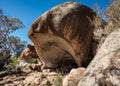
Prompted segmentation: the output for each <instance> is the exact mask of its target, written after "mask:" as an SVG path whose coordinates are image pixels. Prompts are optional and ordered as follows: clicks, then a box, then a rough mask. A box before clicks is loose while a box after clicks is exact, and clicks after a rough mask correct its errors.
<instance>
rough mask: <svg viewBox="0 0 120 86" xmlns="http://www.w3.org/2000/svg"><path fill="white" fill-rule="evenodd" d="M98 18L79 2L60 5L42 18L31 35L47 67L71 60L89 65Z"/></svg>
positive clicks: (30, 32) (30, 31)
mask: <svg viewBox="0 0 120 86" xmlns="http://www.w3.org/2000/svg"><path fill="white" fill-rule="evenodd" d="M95 17H96V13H95V12H94V11H93V10H92V9H90V8H89V7H87V6H84V5H82V4H79V3H77V2H66V3H64V4H61V5H58V6H56V7H54V8H52V9H51V10H49V11H47V12H46V13H44V14H43V15H42V16H40V17H39V18H38V19H37V20H36V21H35V22H34V23H33V24H32V26H31V28H30V30H29V32H28V35H29V38H30V39H31V40H32V42H33V43H34V45H35V48H36V50H37V54H38V56H39V57H40V59H41V60H42V62H43V64H44V67H49V68H54V67H56V66H57V65H58V64H59V63H61V62H67V61H75V62H76V63H77V64H78V65H79V66H87V64H88V63H89V58H88V54H89V52H90V46H91V42H92V36H93V30H94V26H95V25H94V23H93V22H94V19H95ZM66 60H67V61H66Z"/></svg>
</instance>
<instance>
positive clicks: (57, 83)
mask: <svg viewBox="0 0 120 86" xmlns="http://www.w3.org/2000/svg"><path fill="white" fill-rule="evenodd" d="M62 78H63V76H62V74H61V73H58V75H57V76H56V78H55V86H62Z"/></svg>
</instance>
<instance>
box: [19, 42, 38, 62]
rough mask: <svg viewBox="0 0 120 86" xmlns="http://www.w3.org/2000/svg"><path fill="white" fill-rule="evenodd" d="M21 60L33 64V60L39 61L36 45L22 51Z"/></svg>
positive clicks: (28, 46)
mask: <svg viewBox="0 0 120 86" xmlns="http://www.w3.org/2000/svg"><path fill="white" fill-rule="evenodd" d="M20 58H22V59H23V60H24V61H25V62H27V63H31V62H32V59H37V58H38V55H37V53H36V50H35V47H34V45H31V44H28V45H27V48H26V49H25V50H23V51H22V53H21V55H20Z"/></svg>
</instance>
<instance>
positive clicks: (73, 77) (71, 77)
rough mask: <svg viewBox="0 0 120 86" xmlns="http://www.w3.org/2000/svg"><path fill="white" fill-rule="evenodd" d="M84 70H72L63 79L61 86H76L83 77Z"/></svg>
mask: <svg viewBox="0 0 120 86" xmlns="http://www.w3.org/2000/svg"><path fill="white" fill-rule="evenodd" d="M84 72H85V68H77V69H72V70H71V71H70V74H68V75H67V76H65V77H64V79H63V86H77V83H78V81H79V80H80V79H81V78H82V76H83V75H84Z"/></svg>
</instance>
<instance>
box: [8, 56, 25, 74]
mask: <svg viewBox="0 0 120 86" xmlns="http://www.w3.org/2000/svg"><path fill="white" fill-rule="evenodd" d="M20 62H21V59H20V58H19V57H11V58H10V63H9V65H8V66H7V71H8V73H9V74H12V73H19V72H21V71H22V69H23V66H20Z"/></svg>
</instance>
